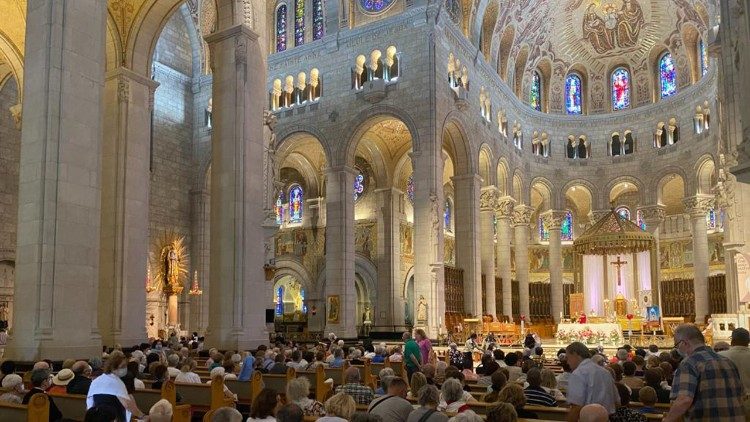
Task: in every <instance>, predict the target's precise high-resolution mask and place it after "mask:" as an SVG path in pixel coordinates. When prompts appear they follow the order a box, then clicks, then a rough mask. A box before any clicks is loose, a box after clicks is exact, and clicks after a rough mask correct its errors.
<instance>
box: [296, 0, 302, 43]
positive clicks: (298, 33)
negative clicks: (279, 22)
mask: <svg viewBox="0 0 750 422" xmlns="http://www.w3.org/2000/svg"><path fill="white" fill-rule="evenodd" d="M304 43H305V0H294V45H295V46H298V45H302V44H304Z"/></svg>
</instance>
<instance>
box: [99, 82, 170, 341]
mask: <svg viewBox="0 0 750 422" xmlns="http://www.w3.org/2000/svg"><path fill="white" fill-rule="evenodd" d="M157 86H158V83H157V82H155V81H153V80H151V79H149V78H146V77H144V76H141V75H138V74H136V73H134V72H133V71H131V70H129V69H126V68H123V67H120V68H118V69H115V70H113V71H110V72H109V73H108V74H107V77H106V80H105V84H104V102H105V108H104V142H103V145H102V213H101V216H102V217H101V224H102V227H101V238H100V239H101V255H100V257H99V283H100V284H99V298H98V299H99V330H100V332H101V335H102V342H103V343H104V344H105V345H109V346H112V345H114V344H116V343H119V344H138V343H140V342H142V341H143V339H144V338H146V327H145V319H144V318H145V316H146V293H145V291H144V288H143V284H142V283H138V282H136V280H145V279H146V266H147V265H148V252H149V226H148V223H149V218H148V210H149V208H148V207H149V186H150V171H149V161H150V154H151V142H150V141H151V111H152V110H153V98H154V97H153V94H154V90H155V89H156V87H157ZM183 323H184V321H183Z"/></svg>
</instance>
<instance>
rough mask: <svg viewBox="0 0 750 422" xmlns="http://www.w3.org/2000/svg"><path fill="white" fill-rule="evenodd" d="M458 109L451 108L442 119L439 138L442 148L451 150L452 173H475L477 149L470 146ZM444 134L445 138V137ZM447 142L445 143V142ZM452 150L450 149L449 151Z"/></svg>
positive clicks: (459, 174)
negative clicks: (453, 167) (453, 168)
mask: <svg viewBox="0 0 750 422" xmlns="http://www.w3.org/2000/svg"><path fill="white" fill-rule="evenodd" d="M465 127H466V126H465V125H464V123H463V119H462V115H461V113H460V112H459V111H456V110H453V111H451V112H450V113H448V115H447V116H446V117H445V120H443V125H442V128H441V131H440V138H441V143H442V146H443V148H444V149H445V148H446V147H449V148H448V151H449V152H453V157H452V158H453V165H454V166H455V170H454V173H455V175H456V176H461V175H465V174H477V170H478V169H477V167H478V165H477V161H478V160H479V151H475V150H474V149H473V148H472V143H471V140H470V139H469V137H468V136H467V133H468V132H467V131H466V129H465ZM446 135H448V136H447V139H446ZM446 142H447V143H446ZM451 150H452V151H451Z"/></svg>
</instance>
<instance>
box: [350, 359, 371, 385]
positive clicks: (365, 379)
mask: <svg viewBox="0 0 750 422" xmlns="http://www.w3.org/2000/svg"><path fill="white" fill-rule="evenodd" d="M364 362H365V363H364V365H351V366H354V367H355V368H359V373H360V376H361V377H362V384H364V385H367V386H369V387H370V388H372V391H375V389H376V388H377V385H376V380H377V374H376V375H375V377H373V375H372V369H371V365H372V363H371V362H370V361H369V360H366V361H364Z"/></svg>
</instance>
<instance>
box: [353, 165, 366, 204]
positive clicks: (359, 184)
mask: <svg viewBox="0 0 750 422" xmlns="http://www.w3.org/2000/svg"><path fill="white" fill-rule="evenodd" d="M364 192H365V176H364V175H363V174H362V172H359V173H358V174H357V176H356V177H355V178H354V200H355V201H356V200H358V199H359V198H361V197H362V194H363V193H364Z"/></svg>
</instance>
